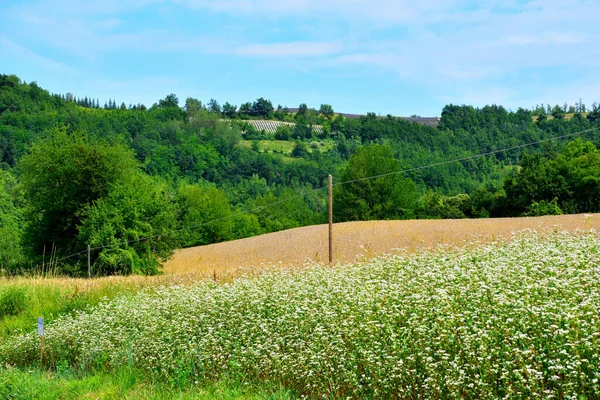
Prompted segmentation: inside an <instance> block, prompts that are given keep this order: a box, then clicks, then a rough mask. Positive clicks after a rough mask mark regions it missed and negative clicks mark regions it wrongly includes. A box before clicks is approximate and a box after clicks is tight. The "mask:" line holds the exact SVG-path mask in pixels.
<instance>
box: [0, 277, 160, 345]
mask: <svg viewBox="0 0 600 400" xmlns="http://www.w3.org/2000/svg"><path fill="white" fill-rule="evenodd" d="M161 284H162V285H164V284H168V278H167V277H153V278H146V277H135V276H132V277H111V278H97V279H92V280H85V279H75V278H56V277H53V278H41V277H35V278H14V279H7V278H0V343H2V342H3V341H4V340H6V339H7V338H9V337H10V336H13V335H16V334H21V333H25V332H29V331H31V330H32V329H34V327H35V326H36V324H37V318H38V316H43V317H44V318H45V321H46V322H47V323H49V322H52V321H53V320H54V319H56V318H58V317H59V316H62V315H67V314H73V313H75V312H76V311H81V310H85V309H88V308H89V307H92V306H94V305H96V304H98V303H99V302H100V301H103V300H109V299H113V298H115V297H117V296H120V295H123V294H126V293H129V294H132V293H136V292H137V291H139V290H140V289H141V288H142V287H146V286H153V285H157V286H158V285H161Z"/></svg>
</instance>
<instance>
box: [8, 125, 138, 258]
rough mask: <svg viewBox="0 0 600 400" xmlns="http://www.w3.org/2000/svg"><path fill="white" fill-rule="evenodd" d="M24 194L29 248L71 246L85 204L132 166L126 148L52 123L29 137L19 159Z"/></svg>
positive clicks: (39, 250)
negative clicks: (45, 132)
mask: <svg viewBox="0 0 600 400" xmlns="http://www.w3.org/2000/svg"><path fill="white" fill-rule="evenodd" d="M19 170H20V171H22V172H21V181H22V185H23V190H24V194H25V198H26V199H27V201H28V208H27V213H26V221H27V226H26V235H27V237H28V238H29V241H28V242H29V244H30V246H31V251H32V252H33V254H34V255H41V254H42V252H43V251H44V248H45V249H46V251H48V252H49V251H50V250H51V249H52V248H53V246H54V247H56V248H57V254H62V255H64V254H67V253H70V252H73V251H74V250H77V248H76V245H77V233H78V230H77V229H78V226H80V225H81V223H82V221H83V220H84V219H85V216H86V210H87V209H88V208H89V207H90V206H92V204H93V203H94V202H95V201H97V200H99V199H101V198H103V197H106V196H107V195H108V194H109V192H110V190H111V188H112V187H113V186H114V185H115V184H117V183H119V182H123V181H127V180H128V179H129V178H130V177H131V176H132V174H134V173H135V172H137V171H138V165H137V163H136V161H135V159H134V157H133V154H132V153H131V151H130V150H128V149H126V148H125V147H124V146H122V145H120V144H109V143H108V142H104V141H99V140H96V139H93V138H91V137H89V136H88V135H87V134H85V133H82V132H73V133H71V134H67V131H66V129H55V130H54V131H53V132H52V134H51V135H50V136H49V137H47V138H45V139H42V140H40V141H38V142H36V143H34V144H33V145H32V147H31V150H30V152H29V154H27V155H26V156H24V157H23V158H22V159H21V162H20V163H19Z"/></svg>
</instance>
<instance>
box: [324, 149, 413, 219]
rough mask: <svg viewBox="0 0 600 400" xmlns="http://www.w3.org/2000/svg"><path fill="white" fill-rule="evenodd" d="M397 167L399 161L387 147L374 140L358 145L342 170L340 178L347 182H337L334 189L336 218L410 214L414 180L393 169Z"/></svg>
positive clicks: (377, 217)
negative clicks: (362, 145) (340, 183)
mask: <svg viewBox="0 0 600 400" xmlns="http://www.w3.org/2000/svg"><path fill="white" fill-rule="evenodd" d="M400 170H401V163H400V161H398V160H396V159H395V158H394V157H393V155H392V152H391V151H390V149H389V148H388V147H386V146H382V145H377V144H373V145H369V146H366V147H362V148H360V149H358V150H357V151H356V153H354V154H353V155H352V157H350V159H349V160H348V165H347V167H346V168H344V169H343V170H342V172H341V178H340V179H341V180H342V182H348V183H346V184H343V185H340V186H337V187H336V188H335V191H334V197H335V199H334V213H335V216H336V219H337V220H338V221H358V220H377V219H403V218H408V217H410V216H412V214H413V209H414V201H415V184H414V183H413V182H412V181H411V180H410V179H407V178H404V177H403V176H402V175H401V174H397V173H395V172H398V171H400ZM388 174H389V175H388ZM380 175H384V176H380ZM371 177H375V178H371Z"/></svg>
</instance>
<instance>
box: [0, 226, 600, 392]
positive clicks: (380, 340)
mask: <svg viewBox="0 0 600 400" xmlns="http://www.w3.org/2000/svg"><path fill="white" fill-rule="evenodd" d="M599 249H600V237H599V236H598V235H597V234H596V233H593V232H592V233H586V234H580V235H570V234H566V233H564V234H563V233H556V234H552V235H550V237H545V238H543V237H541V236H539V235H537V234H535V233H531V234H526V235H524V236H522V237H520V238H517V239H515V240H513V241H512V242H510V243H509V244H491V245H473V246H468V247H467V248H464V249H458V250H447V249H443V248H440V249H438V250H436V251H432V252H426V253H422V254H416V255H398V256H389V257H382V258H379V259H376V260H372V261H368V262H365V263H362V264H357V265H353V266H346V267H338V268H329V267H323V266H314V267H309V268H307V269H305V270H301V271H295V272H292V271H288V272H286V271H278V272H272V273H267V274H265V275H264V276H261V277H259V278H253V279H240V280H236V281H235V282H234V283H231V284H223V285H216V284H214V283H211V282H205V283H199V284H197V285H195V286H192V287H169V288H161V289H145V290H144V291H142V292H141V293H139V294H137V295H135V296H127V297H123V298H120V299H117V300H113V301H110V302H106V303H104V304H101V305H100V306H97V307H96V308H94V309H93V310H92V311H90V312H86V313H80V314H78V315H75V316H72V317H67V318H63V319H59V320H58V321H56V322H55V323H54V324H52V325H50V326H48V327H47V329H46V362H47V363H49V364H52V365H56V364H61V363H62V364H64V363H69V364H70V365H71V366H74V367H76V368H82V369H93V368H104V369H107V370H111V369H115V368H118V367H120V366H123V365H132V366H134V367H136V368H139V369H140V370H142V371H146V373H147V374H148V375H150V376H151V377H152V378H153V379H159V380H165V381H168V382H173V383H177V384H182V383H183V384H194V383H198V384H205V383H207V382H209V381H217V380H220V379H233V380H234V381H239V382H249V383H256V384H261V383H265V384H269V385H278V386H283V387H285V388H288V389H292V390H293V391H294V392H295V393H296V394H297V395H299V396H306V397H312V398H382V399H389V398H419V399H421V398H477V399H497V398H556V399H560V398H565V399H567V398H571V399H592V398H598V394H599V393H600V383H599V382H598V379H600V263H599V260H598V255H599ZM38 357H39V339H38V338H37V337H36V335H35V333H34V332H32V333H31V334H29V335H25V336H21V337H15V338H12V339H11V340H9V341H7V342H5V343H2V344H0V362H3V363H6V364H11V365H30V364H34V363H35V362H36V360H37V359H38Z"/></svg>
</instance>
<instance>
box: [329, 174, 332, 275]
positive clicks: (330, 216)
mask: <svg viewBox="0 0 600 400" xmlns="http://www.w3.org/2000/svg"><path fill="white" fill-rule="evenodd" d="M329 264H333V178H332V176H331V175H329Z"/></svg>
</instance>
